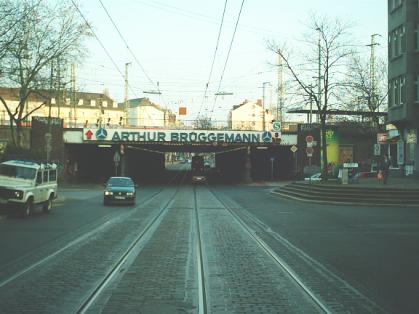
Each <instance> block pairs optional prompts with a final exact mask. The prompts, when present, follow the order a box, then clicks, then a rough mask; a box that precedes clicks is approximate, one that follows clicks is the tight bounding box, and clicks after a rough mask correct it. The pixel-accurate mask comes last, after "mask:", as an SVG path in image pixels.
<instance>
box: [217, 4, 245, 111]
mask: <svg viewBox="0 0 419 314" xmlns="http://www.w3.org/2000/svg"><path fill="white" fill-rule="evenodd" d="M243 5H244V0H242V4H241V6H240V11H239V15H238V16H237V21H236V25H235V26H234V32H233V36H232V37H231V41H230V47H229V48H228V53H227V57H226V61H225V63H224V68H223V71H222V72H221V77H220V82H219V84H218V88H217V93H216V95H215V99H214V104H213V106H212V109H211V114H210V119H211V118H212V114H213V113H214V109H215V104H216V103H217V96H218V93H219V92H220V88H221V84H222V82H223V78H224V73H225V70H226V68H227V63H228V59H229V58H230V52H231V48H232V47H233V42H234V37H235V35H236V31H237V26H238V25H239V21H240V16H241V13H242V10H243Z"/></svg>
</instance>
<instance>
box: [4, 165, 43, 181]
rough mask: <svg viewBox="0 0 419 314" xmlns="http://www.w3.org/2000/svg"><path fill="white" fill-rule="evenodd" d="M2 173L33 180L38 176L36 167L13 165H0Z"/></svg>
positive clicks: (7, 175)
mask: <svg viewBox="0 0 419 314" xmlns="http://www.w3.org/2000/svg"><path fill="white" fill-rule="evenodd" d="M0 175H2V176H6V177H11V178H19V179H26V180H33V179H35V176H36V169H33V168H27V167H19V166H12V165H0Z"/></svg>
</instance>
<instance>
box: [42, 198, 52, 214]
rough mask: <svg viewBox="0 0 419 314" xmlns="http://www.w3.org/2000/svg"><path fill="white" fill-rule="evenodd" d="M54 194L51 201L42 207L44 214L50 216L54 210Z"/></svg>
mask: <svg viewBox="0 0 419 314" xmlns="http://www.w3.org/2000/svg"><path fill="white" fill-rule="evenodd" d="M52 198H53V196H52V194H51V195H50V197H49V199H48V200H47V201H46V202H45V203H44V204H43V205H42V210H43V212H44V213H46V214H49V213H50V212H51V208H52Z"/></svg>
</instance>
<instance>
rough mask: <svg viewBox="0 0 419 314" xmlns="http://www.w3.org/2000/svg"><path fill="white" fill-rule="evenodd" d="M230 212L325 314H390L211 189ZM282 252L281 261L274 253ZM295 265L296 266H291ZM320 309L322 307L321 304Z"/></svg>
mask: <svg viewBox="0 0 419 314" xmlns="http://www.w3.org/2000/svg"><path fill="white" fill-rule="evenodd" d="M209 190H210V191H211V193H212V194H213V195H214V197H215V198H217V199H218V200H219V201H220V202H221V203H222V204H223V206H224V207H225V208H226V210H228V212H229V213H230V214H231V215H232V216H233V217H234V218H235V220H236V221H237V222H239V223H240V225H241V226H242V227H243V228H244V229H245V230H247V232H248V234H249V235H250V236H251V237H252V238H253V239H254V240H255V241H256V242H257V243H258V244H259V245H260V246H261V247H263V249H264V250H265V251H266V252H267V253H268V254H269V255H270V256H271V257H272V258H274V259H275V261H276V262H277V263H278V264H279V265H280V266H281V267H282V268H283V269H284V270H286V271H287V273H289V274H290V275H291V277H292V278H293V279H294V280H295V281H296V282H297V283H298V285H299V286H300V287H301V288H302V289H303V290H304V291H305V292H306V293H307V294H308V295H309V296H310V297H312V296H314V298H315V299H313V300H316V301H315V302H316V304H318V305H319V307H320V308H321V309H322V310H323V311H324V312H325V313H340V312H374V313H387V311H386V310H385V309H383V308H382V307H381V306H379V305H378V304H377V303H376V302H374V301H373V300H372V299H371V298H369V297H368V296H367V295H365V294H364V293H363V292H362V291H360V290H358V289H357V288H356V287H354V286H352V285H351V284H350V283H349V282H348V281H346V280H345V279H344V278H342V277H340V276H339V275H338V274H335V273H334V272H332V271H331V270H329V269H328V268H326V267H325V266H324V265H323V264H321V263H319V262H318V261H316V260H315V259H313V258H312V257H310V256H309V255H308V254H306V253H305V252H304V251H303V250H301V249H300V248H298V247H296V246H294V245H293V244H292V243H291V242H289V241H288V240H287V239H286V238H284V237H283V236H281V235H280V234H278V233H277V232H275V231H274V230H272V229H271V228H270V227H269V226H268V225H266V224H265V223H264V222H262V221H260V220H259V219H258V218H257V217H255V216H254V215H253V214H251V213H250V212H249V211H248V210H246V209H244V208H242V207H241V206H240V205H238V204H236V203H235V202H234V201H233V205H228V204H227V202H226V201H224V200H223V199H222V198H221V197H220V195H219V194H218V193H216V192H215V191H214V190H213V189H211V188H209ZM230 201H231V200H230ZM275 252H281V257H280V256H279V255H278V254H277V253H275ZM290 265H293V266H290ZM319 303H320V304H321V305H320V304H319Z"/></svg>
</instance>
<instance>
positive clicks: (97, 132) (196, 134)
mask: <svg viewBox="0 0 419 314" xmlns="http://www.w3.org/2000/svg"><path fill="white" fill-rule="evenodd" d="M92 141H100V142H115V143H119V142H129V143H141V142H157V143H166V142H167V143H170V142H176V143H179V142H184V143H214V142H219V143H249V144H252V143H254V144H270V143H272V135H271V134H270V132H260V131H259V132H258V131H224V130H223V131H220V130H164V129H153V130H147V129H105V128H91V129H88V128H85V129H83V137H82V142H84V143H86V142H92ZM66 142H69V141H66ZM294 144H297V135H291V134H283V135H282V141H281V145H294Z"/></svg>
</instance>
